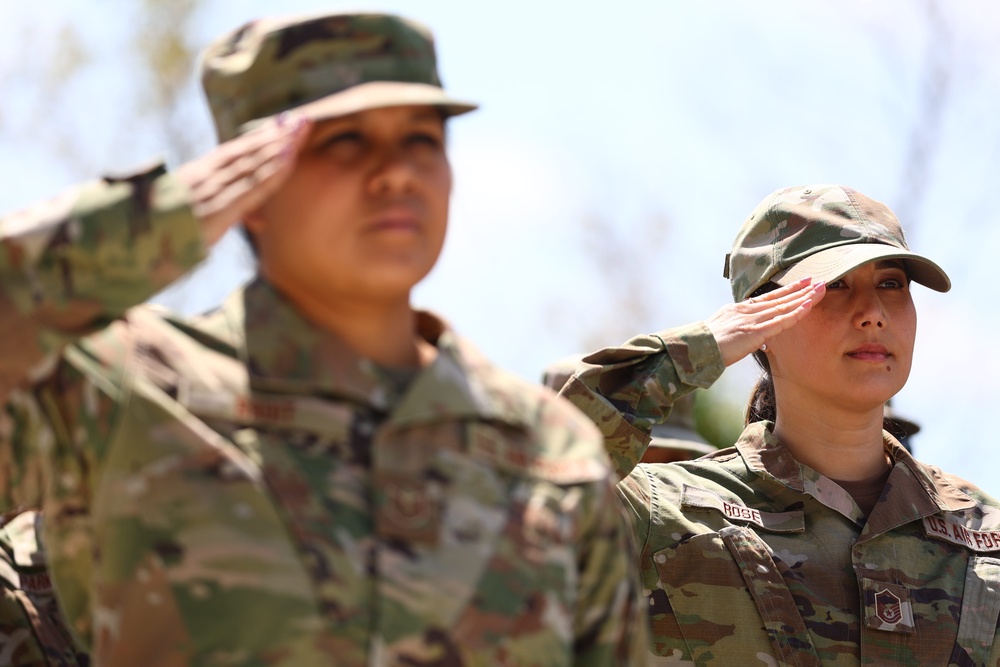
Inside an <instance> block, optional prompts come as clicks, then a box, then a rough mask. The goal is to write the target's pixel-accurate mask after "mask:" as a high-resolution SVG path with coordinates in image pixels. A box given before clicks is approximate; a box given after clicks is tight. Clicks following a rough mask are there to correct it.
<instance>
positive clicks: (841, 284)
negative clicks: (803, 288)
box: [826, 278, 847, 291]
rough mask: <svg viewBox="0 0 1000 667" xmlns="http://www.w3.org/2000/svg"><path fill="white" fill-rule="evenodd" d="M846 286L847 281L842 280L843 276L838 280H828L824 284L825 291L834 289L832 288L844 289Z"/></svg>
mask: <svg viewBox="0 0 1000 667" xmlns="http://www.w3.org/2000/svg"><path fill="white" fill-rule="evenodd" d="M846 287H847V283H845V282H844V279H843V278H841V279H840V280H834V281H833V282H829V283H827V284H826V289H827V291H830V290H834V289H844V288H846Z"/></svg>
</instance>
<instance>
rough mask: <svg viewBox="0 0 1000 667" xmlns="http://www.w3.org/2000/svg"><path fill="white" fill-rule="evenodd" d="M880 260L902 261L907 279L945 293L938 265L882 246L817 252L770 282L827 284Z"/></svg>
mask: <svg viewBox="0 0 1000 667" xmlns="http://www.w3.org/2000/svg"><path fill="white" fill-rule="evenodd" d="M880 259H901V260H903V261H904V262H905V263H906V270H907V274H908V275H909V276H910V278H911V279H912V280H914V281H915V282H918V283H920V284H921V285H924V286H925V287H929V288H930V289H932V290H935V291H938V292H947V291H948V290H950V289H951V279H950V278H948V274H947V273H945V272H944V269H942V268H941V267H940V266H938V265H937V264H935V263H934V262H932V261H930V260H929V259H927V258H926V257H921V256H920V255H917V254H916V253H912V252H909V251H908V250H903V249H901V248H897V247H895V246H891V245H887V244H883V243H853V244H850V245H842V246H837V247H836V248H828V249H826V250H820V251H819V252H817V253H814V254H812V255H809V256H808V257H806V258H805V259H803V260H800V261H799V262H797V263H796V264H794V265H793V266H791V267H790V268H788V269H785V270H784V271H779V272H778V273H776V274H774V275H773V276H771V280H770V282H773V283H777V284H778V285H789V284H791V283H794V282H796V281H798V280H801V279H802V278H812V279H813V280H814V281H817V282H818V281H825V282H831V281H834V280H837V279H839V278H841V277H843V276H844V274H846V273H848V272H850V271H853V270H854V269H856V268H858V267H859V266H861V265H862V264H867V263H868V262H874V261H876V260H880Z"/></svg>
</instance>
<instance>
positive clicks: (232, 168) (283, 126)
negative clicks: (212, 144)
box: [175, 114, 312, 246]
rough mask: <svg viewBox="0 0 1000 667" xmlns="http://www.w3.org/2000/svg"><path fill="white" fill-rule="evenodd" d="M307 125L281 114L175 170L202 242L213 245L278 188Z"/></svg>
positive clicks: (299, 144)
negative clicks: (188, 198)
mask: <svg viewBox="0 0 1000 667" xmlns="http://www.w3.org/2000/svg"><path fill="white" fill-rule="evenodd" d="M311 125H312V123H311V122H310V121H309V120H308V119H306V118H304V117H302V116H295V115H291V114H282V115H281V116H278V117H277V118H276V119H274V120H270V121H268V122H266V123H265V124H264V125H262V126H261V127H259V128H256V129H254V130H252V131H250V132H247V133H246V134H244V135H241V136H239V137H237V138H235V139H232V140H230V141H227V142H226V143H224V144H220V145H219V146H218V147H216V148H215V149H214V150H212V151H210V152H208V153H206V154H205V155H203V156H201V157H199V158H196V159H194V160H192V161H190V162H187V163H185V164H183V165H182V166H181V167H180V168H178V169H177V171H176V172H175V175H176V176H177V178H179V179H180V180H181V181H183V182H184V183H185V184H186V185H187V186H188V188H189V189H190V190H191V208H192V210H193V211H194V214H195V215H196V216H198V218H199V219H200V220H201V221H202V225H203V226H202V233H203V235H204V239H205V242H206V244H208V245H209V246H211V245H213V244H214V243H215V242H216V241H218V240H219V239H220V238H222V235H223V234H225V233H226V231H227V230H228V229H229V228H230V227H232V226H233V225H234V224H236V223H237V222H239V221H240V220H242V219H243V217H244V216H245V215H246V214H247V213H249V212H251V211H254V210H256V209H257V208H258V207H260V206H261V204H263V203H264V202H266V201H267V200H268V198H270V197H271V195H273V194H274V193H275V192H276V191H277V190H278V188H280V187H281V184H282V183H284V182H285V179H286V178H288V175H289V174H290V173H292V169H293V168H294V166H295V159H296V157H297V156H298V152H299V150H300V149H301V148H302V146H303V144H304V142H305V139H306V137H307V136H308V135H309V129H310V127H311Z"/></svg>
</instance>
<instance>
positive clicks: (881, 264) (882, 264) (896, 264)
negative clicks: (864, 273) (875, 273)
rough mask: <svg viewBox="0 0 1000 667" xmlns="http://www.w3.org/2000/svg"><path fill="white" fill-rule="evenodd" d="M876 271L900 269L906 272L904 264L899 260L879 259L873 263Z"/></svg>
mask: <svg viewBox="0 0 1000 667" xmlns="http://www.w3.org/2000/svg"><path fill="white" fill-rule="evenodd" d="M875 268H876V269H902V270H903V271H905V270H906V263H905V262H903V260H901V259H880V260H879V261H877V262H875Z"/></svg>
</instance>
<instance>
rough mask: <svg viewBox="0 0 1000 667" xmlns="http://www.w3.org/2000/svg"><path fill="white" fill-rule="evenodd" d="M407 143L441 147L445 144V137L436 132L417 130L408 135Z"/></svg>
mask: <svg viewBox="0 0 1000 667" xmlns="http://www.w3.org/2000/svg"><path fill="white" fill-rule="evenodd" d="M406 143H407V144H408V145H410V146H427V147H430V148H440V147H441V146H442V145H443V144H444V137H442V136H441V135H440V134H437V133H435V132H430V131H425V130H416V131H413V132H411V133H410V134H408V135H407V137H406Z"/></svg>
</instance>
